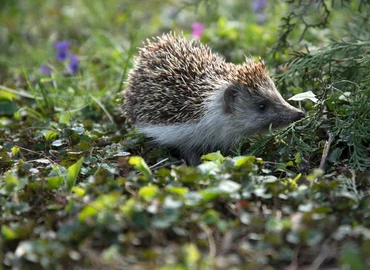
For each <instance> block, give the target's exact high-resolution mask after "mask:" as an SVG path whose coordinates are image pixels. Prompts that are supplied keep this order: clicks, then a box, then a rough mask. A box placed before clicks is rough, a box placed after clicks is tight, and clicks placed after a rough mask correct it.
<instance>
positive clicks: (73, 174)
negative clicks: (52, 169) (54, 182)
mask: <svg viewBox="0 0 370 270" xmlns="http://www.w3.org/2000/svg"><path fill="white" fill-rule="evenodd" d="M83 160H84V158H83V157H82V158H80V159H79V160H78V161H77V162H76V163H75V164H73V165H71V166H70V167H69V168H68V169H67V176H66V179H65V181H66V184H67V191H68V192H70V191H71V190H72V187H73V186H74V185H75V184H76V180H77V176H78V174H79V173H80V169H81V165H82V162H83Z"/></svg>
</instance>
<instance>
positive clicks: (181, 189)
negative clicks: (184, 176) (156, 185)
mask: <svg viewBox="0 0 370 270" xmlns="http://www.w3.org/2000/svg"><path fill="white" fill-rule="evenodd" d="M165 190H166V191H168V192H171V193H173V194H177V195H182V196H185V195H186V194H187V193H188V192H189V189H188V188H186V187H170V186H166V188H165Z"/></svg>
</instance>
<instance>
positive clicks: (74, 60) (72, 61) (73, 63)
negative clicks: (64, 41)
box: [68, 53, 80, 74]
mask: <svg viewBox="0 0 370 270" xmlns="http://www.w3.org/2000/svg"><path fill="white" fill-rule="evenodd" d="M79 66H80V61H79V60H78V57H77V55H75V54H72V53H71V54H70V55H69V65H68V68H69V71H70V72H71V73H72V74H76V73H77V71H78V68H79Z"/></svg>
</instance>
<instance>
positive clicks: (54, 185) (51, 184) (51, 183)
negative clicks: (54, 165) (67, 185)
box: [46, 176, 63, 189]
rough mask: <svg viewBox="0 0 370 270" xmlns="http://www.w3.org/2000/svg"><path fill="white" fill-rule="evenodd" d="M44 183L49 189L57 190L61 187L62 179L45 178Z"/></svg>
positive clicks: (59, 177)
mask: <svg viewBox="0 0 370 270" xmlns="http://www.w3.org/2000/svg"><path fill="white" fill-rule="evenodd" d="M46 183H47V185H48V188H49V189H58V188H60V187H61V186H62V185H63V177H61V176H53V177H48V178H46Z"/></svg>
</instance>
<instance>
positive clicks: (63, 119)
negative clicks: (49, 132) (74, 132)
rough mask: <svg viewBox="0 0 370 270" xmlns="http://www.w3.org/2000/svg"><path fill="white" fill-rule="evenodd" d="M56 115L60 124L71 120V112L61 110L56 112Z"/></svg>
mask: <svg viewBox="0 0 370 270" xmlns="http://www.w3.org/2000/svg"><path fill="white" fill-rule="evenodd" d="M58 117H59V123H60V124H66V125H68V124H69V122H71V119H72V114H71V112H62V113H60V114H58Z"/></svg>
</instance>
